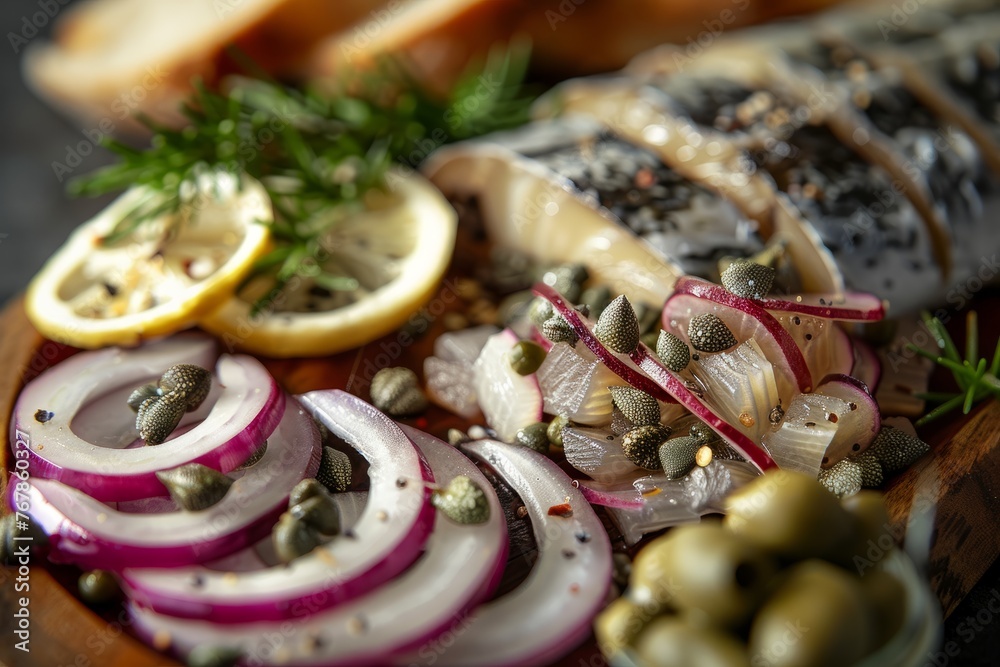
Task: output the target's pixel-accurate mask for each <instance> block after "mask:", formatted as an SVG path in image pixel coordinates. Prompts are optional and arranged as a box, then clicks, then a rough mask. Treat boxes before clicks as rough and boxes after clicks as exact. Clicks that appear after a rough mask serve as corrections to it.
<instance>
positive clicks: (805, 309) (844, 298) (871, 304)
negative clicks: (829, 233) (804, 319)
mask: <svg viewBox="0 0 1000 667" xmlns="http://www.w3.org/2000/svg"><path fill="white" fill-rule="evenodd" d="M681 280H683V278H681ZM758 303H759V304H760V305H761V306H762V307H763V308H764V309H765V310H771V311H782V312H788V313H802V314H803V315H809V316H812V317H821V318H823V319H827V320H843V321H847V322H876V321H878V320H881V319H882V318H884V317H885V304H884V303H882V300H881V299H879V298H878V297H877V296H875V295H874V294H868V293H866V292H847V293H846V294H843V295H836V294H797V295H794V296H787V297H782V298H780V299H779V298H775V297H768V298H765V299H761V300H760V301H758Z"/></svg>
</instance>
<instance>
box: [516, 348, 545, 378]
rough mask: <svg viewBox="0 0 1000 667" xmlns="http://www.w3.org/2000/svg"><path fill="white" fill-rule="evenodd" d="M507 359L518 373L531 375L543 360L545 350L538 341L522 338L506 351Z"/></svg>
mask: <svg viewBox="0 0 1000 667" xmlns="http://www.w3.org/2000/svg"><path fill="white" fill-rule="evenodd" d="M507 361H508V362H509V363H510V367H511V368H513V369H514V372H515V373H517V374H518V375H531V374H532V373H534V372H535V371H537V370H538V367H539V366H541V365H542V362H543V361H545V350H543V349H542V346H541V345H539V344H538V343H535V342H533V341H530V340H522V341H520V342H519V343H518V344H517V345H515V346H514V347H512V348H511V349H510V351H508V352H507Z"/></svg>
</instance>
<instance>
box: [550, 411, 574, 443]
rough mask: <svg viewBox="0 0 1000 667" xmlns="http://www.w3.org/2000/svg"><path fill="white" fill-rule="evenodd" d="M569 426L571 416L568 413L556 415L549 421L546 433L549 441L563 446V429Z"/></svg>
mask: <svg viewBox="0 0 1000 667" xmlns="http://www.w3.org/2000/svg"><path fill="white" fill-rule="evenodd" d="M567 426H569V417H567V416H566V415H556V416H555V417H554V418H553V419H552V421H550V422H549V427H548V428H547V429H546V430H545V435H546V436H548V438H549V443H550V444H551V445H553V446H554V447H562V446H563V429H564V428H566V427H567Z"/></svg>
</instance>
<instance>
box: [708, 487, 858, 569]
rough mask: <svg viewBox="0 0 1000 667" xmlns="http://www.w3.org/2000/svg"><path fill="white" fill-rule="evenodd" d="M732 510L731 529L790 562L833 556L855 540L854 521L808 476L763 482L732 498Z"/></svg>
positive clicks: (729, 502)
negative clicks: (843, 546) (850, 541)
mask: <svg viewBox="0 0 1000 667" xmlns="http://www.w3.org/2000/svg"><path fill="white" fill-rule="evenodd" d="M726 505H727V513H726V518H725V525H726V527H728V528H729V529H730V530H732V531H733V532H734V533H736V534H738V535H742V536H743V537H745V538H746V539H747V540H748V541H750V542H753V543H755V544H757V545H758V546H760V547H762V548H764V549H767V550H769V551H771V552H772V553H774V554H776V555H778V556H782V557H786V558H789V559H803V558H812V557H819V558H827V557H830V556H831V555H833V554H835V553H836V552H837V551H838V549H839V548H840V546H841V545H842V544H843V542H844V541H845V540H848V539H849V538H850V535H851V526H852V521H851V517H850V516H849V515H848V513H847V512H846V511H845V510H844V509H843V508H842V507H841V506H840V503H839V502H838V501H837V499H836V497H834V496H833V495H832V494H831V493H830V492H828V491H827V490H826V489H825V488H823V486H822V485H820V483H819V482H817V481H816V480H815V479H813V478H811V477H809V476H807V475H804V474H802V473H796V472H790V471H787V470H778V471H776V472H772V473H768V474H766V475H763V476H761V477H758V478H757V479H755V480H753V481H752V482H750V483H749V484H747V485H746V486H744V487H743V488H741V489H738V490H737V491H735V492H734V493H732V494H730V496H729V497H728V498H727V499H726Z"/></svg>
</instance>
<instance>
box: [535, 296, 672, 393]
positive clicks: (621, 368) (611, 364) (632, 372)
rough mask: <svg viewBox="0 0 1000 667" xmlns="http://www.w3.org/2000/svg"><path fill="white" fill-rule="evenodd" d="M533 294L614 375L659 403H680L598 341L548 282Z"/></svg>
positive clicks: (590, 329) (625, 359)
mask: <svg viewBox="0 0 1000 667" xmlns="http://www.w3.org/2000/svg"><path fill="white" fill-rule="evenodd" d="M532 291H533V292H534V293H535V294H537V295H538V296H540V297H542V298H543V299H546V300H548V301H549V303H551V304H552V307H553V308H554V309H555V311H556V312H557V313H559V314H560V315H562V316H563V318H564V319H565V320H566V321H567V322H568V323H569V326H570V327H572V329H573V332H574V333H576V335H577V336H579V337H580V341H581V342H582V343H583V344H584V345H586V346H587V349H589V350H590V351H591V352H593V353H594V355H595V356H596V357H597V358H598V359H600V360H601V361H602V362H603V363H604V365H605V366H607V367H608V368H610V369H611V371H612V372H613V373H614V374H615V375H617V376H618V377H620V378H621V379H623V380H625V381H626V382H627V383H629V384H630V385H632V386H633V387H635V388H636V389H641V390H642V391H644V392H646V393H647V394H649V395H650V396H652V397H653V398H655V399H656V400H658V401H661V402H663V403H676V402H677V401H676V400H675V399H674V397H672V396H671V395H670V394H668V393H667V392H665V391H663V389H662V388H661V387H659V386H657V384H656V383H655V382H653V381H652V380H650V379H649V378H648V377H646V376H645V375H643V374H642V372H641V371H640V370H639V369H637V368H635V367H634V366H632V365H631V364H630V363H627V359H628V357H625V358H622V357H620V356H619V355H617V354H615V353H614V352H612V351H611V350H609V349H608V348H606V347H604V345H603V344H601V341H599V340H597V337H596V336H595V335H594V334H593V329H594V325H593V324H591V323H590V322H589V321H588V320H587V319H586V318H584V317H583V316H582V315H581V314H580V313H579V312H577V310H576V309H575V308H573V307H572V306H570V305H569V304H568V303H566V300H565V299H563V298H562V295H561V294H559V292H557V291H556V290H555V289H553V288H552V287H551V286H549V285H546V284H545V283H536V284H535V286H534V287H533V288H532Z"/></svg>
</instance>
